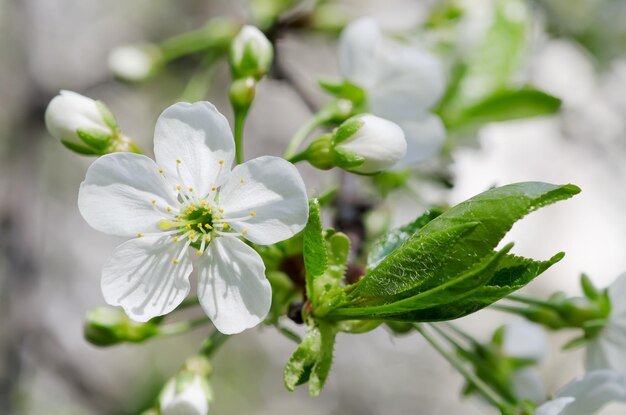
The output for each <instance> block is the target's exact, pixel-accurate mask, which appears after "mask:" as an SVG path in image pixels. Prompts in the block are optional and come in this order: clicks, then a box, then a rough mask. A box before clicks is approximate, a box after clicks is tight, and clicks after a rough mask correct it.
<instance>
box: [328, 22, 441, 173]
mask: <svg viewBox="0 0 626 415" xmlns="http://www.w3.org/2000/svg"><path fill="white" fill-rule="evenodd" d="M339 67H340V71H341V74H342V75H343V76H344V77H345V78H347V79H348V80H349V81H351V82H352V83H354V84H356V85H358V86H360V87H361V88H363V89H364V90H365V92H366V94H367V103H368V111H369V112H371V113H373V114H375V115H378V116H380V117H383V118H386V119H388V120H391V121H393V122H395V123H396V124H398V125H399V126H400V127H401V128H402V129H403V130H404V134H405V136H406V139H407V152H406V156H405V157H404V159H403V160H401V161H400V163H398V164H397V165H396V167H397V168H399V167H410V166H412V165H415V164H418V163H421V162H423V161H425V160H427V159H429V158H431V157H432V156H434V155H435V154H436V153H437V152H438V151H439V150H440V148H441V146H442V145H443V142H444V140H445V137H446V130H445V127H444V125H443V123H442V121H441V119H440V118H439V117H438V116H436V115H434V114H432V113H431V112H430V109H431V108H432V107H433V106H434V105H435V104H436V103H437V102H438V101H439V99H440V98H441V97H442V95H443V93H444V90H445V83H446V82H445V76H444V70H443V66H442V64H441V62H440V61H439V60H438V59H437V58H436V57H435V56H434V55H432V54H431V53H429V52H427V51H425V50H423V49H420V48H419V47H417V46H406V45H400V44H398V43H397V42H392V41H391V40H389V39H385V38H384V37H383V35H382V33H381V30H380V27H379V26H378V24H377V23H376V22H375V21H374V20H373V19H371V18H362V19H359V20H356V21H354V22H352V23H351V24H350V25H348V26H347V27H346V29H345V30H344V31H343V33H342V34H341V39H340V42H339Z"/></svg>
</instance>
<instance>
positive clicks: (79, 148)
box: [61, 140, 102, 156]
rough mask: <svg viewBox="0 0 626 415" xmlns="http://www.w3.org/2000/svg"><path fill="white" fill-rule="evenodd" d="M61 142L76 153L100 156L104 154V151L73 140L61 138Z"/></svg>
mask: <svg viewBox="0 0 626 415" xmlns="http://www.w3.org/2000/svg"><path fill="white" fill-rule="evenodd" d="M61 144H63V145H64V146H65V147H66V148H68V149H69V150H71V151H73V152H74V153H78V154H82V155H85V156H99V155H101V154H102V152H99V151H96V150H94V149H93V148H89V147H86V146H83V145H80V144H76V143H72V142H71V141H65V140H61Z"/></svg>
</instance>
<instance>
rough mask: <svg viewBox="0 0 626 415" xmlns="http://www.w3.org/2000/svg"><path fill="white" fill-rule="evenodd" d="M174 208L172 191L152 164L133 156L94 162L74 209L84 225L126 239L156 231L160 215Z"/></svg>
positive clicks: (108, 157)
mask: <svg viewBox="0 0 626 415" xmlns="http://www.w3.org/2000/svg"><path fill="white" fill-rule="evenodd" d="M153 201H154V203H153ZM175 204H177V202H176V199H175V196H174V193H173V189H170V188H169V186H168V185H167V183H166V182H165V181H164V179H163V177H162V176H161V175H160V174H159V168H158V167H157V165H156V164H155V163H154V161H152V160H151V159H150V158H148V157H146V156H142V155H140V154H134V153H113V154H107V155H105V156H102V157H100V158H99V159H97V160H96V161H94V163H93V164H92V165H91V166H90V167H89V170H87V176H86V177H85V181H84V182H82V183H81V185H80V190H79V192H78V209H79V210H80V213H81V215H83V218H85V220H86V221H87V223H89V224H90V225H91V226H92V227H93V228H95V229H97V230H99V231H101V232H104V233H108V234H111V235H118V236H126V237H133V236H136V235H137V234H138V233H148V232H156V231H158V230H159V228H158V223H159V221H160V220H161V219H163V217H164V213H163V212H164V211H165V209H166V208H167V206H175Z"/></svg>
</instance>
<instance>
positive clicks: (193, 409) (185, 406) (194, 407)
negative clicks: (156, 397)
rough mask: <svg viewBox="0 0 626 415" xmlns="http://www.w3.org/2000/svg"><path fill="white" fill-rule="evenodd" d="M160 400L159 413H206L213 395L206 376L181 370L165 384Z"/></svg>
mask: <svg viewBox="0 0 626 415" xmlns="http://www.w3.org/2000/svg"><path fill="white" fill-rule="evenodd" d="M160 400H161V415H206V414H208V413H209V403H210V402H212V400H213V395H212V392H211V387H210V385H209V382H208V381H207V380H206V378H204V377H203V376H199V375H192V374H191V373H189V372H183V373H181V374H179V375H178V376H177V377H175V378H173V379H171V380H170V381H169V382H168V383H167V384H166V385H165V388H164V389H163V392H162V394H161V398H160Z"/></svg>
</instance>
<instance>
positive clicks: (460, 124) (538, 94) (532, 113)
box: [446, 88, 561, 130]
mask: <svg viewBox="0 0 626 415" xmlns="http://www.w3.org/2000/svg"><path fill="white" fill-rule="evenodd" d="M560 108H561V100H560V99H559V98H556V97H554V96H552V95H549V94H547V93H545V92H543V91H539V90H536V89H531V88H526V89H520V90H504V91H500V92H497V93H495V94H494V95H492V96H490V97H488V98H486V99H485V100H483V101H481V102H479V103H478V104H476V105H474V106H471V107H469V108H467V109H465V110H464V111H463V112H462V113H461V114H460V115H459V118H458V119H456V120H446V124H447V126H448V127H449V128H450V129H455V130H459V129H462V128H470V127H478V126H480V125H483V124H486V123H490V122H500V121H509V120H517V119H521V118H530V117H538V116H544V115H551V114H554V113H555V112H557V111H559V109H560Z"/></svg>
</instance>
